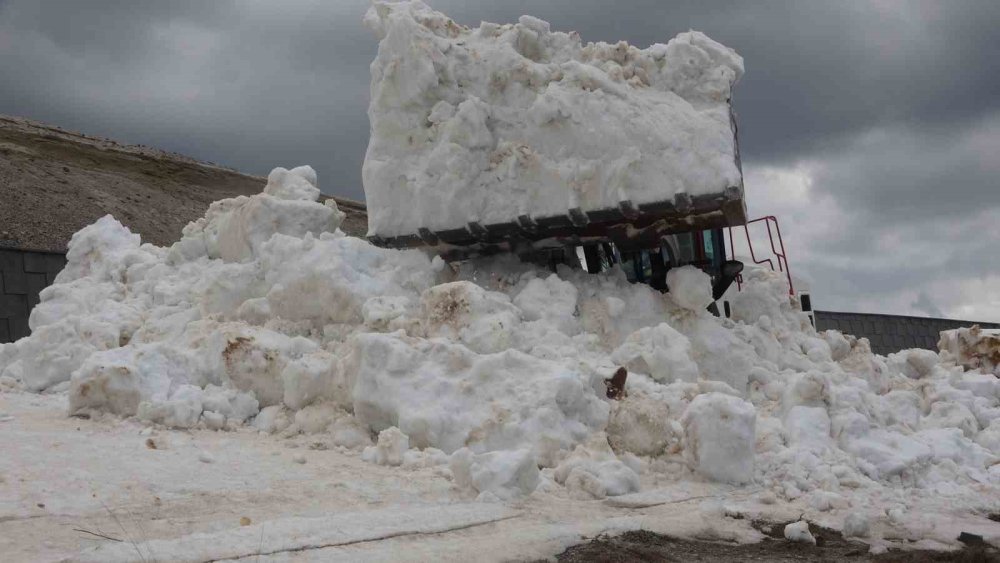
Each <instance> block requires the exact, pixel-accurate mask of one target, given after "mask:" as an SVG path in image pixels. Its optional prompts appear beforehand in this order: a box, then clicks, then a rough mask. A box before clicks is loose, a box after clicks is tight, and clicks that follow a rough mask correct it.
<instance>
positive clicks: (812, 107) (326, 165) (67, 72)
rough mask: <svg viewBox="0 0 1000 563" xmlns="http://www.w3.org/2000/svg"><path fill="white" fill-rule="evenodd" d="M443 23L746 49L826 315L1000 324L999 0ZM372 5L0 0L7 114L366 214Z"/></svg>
mask: <svg viewBox="0 0 1000 563" xmlns="http://www.w3.org/2000/svg"><path fill="white" fill-rule="evenodd" d="M432 5H433V6H434V7H435V8H437V9H439V10H441V11H444V12H445V13H448V14H449V15H451V16H452V17H454V18H455V19H456V20H457V21H458V22H459V23H463V24H466V25H473V26H474V25H477V24H478V22H479V21H480V20H488V21H498V22H510V21H516V19H517V17H518V16H519V15H521V14H525V13H530V14H533V15H535V16H538V17H541V18H542V19H546V20H548V21H550V22H552V27H553V29H557V30H564V31H569V30H576V31H579V32H580V34H581V35H582V37H583V39H584V40H585V41H601V40H603V41H610V42H614V41H618V40H621V39H624V40H627V41H629V42H630V43H633V44H636V45H639V46H646V45H648V44H651V43H656V42H666V41H667V40H669V39H670V38H671V37H673V36H674V35H675V34H677V33H679V32H682V31H686V30H688V29H698V30H701V31H704V32H706V33H707V34H708V35H710V36H711V37H713V38H714V39H716V40H718V41H720V42H722V43H724V44H726V45H729V46H731V47H733V48H735V49H736V50H737V51H738V52H739V53H740V54H741V55H743V57H744V58H745V60H746V68H747V73H746V75H745V76H744V78H743V80H742V81H741V83H740V84H739V85H738V87H737V91H736V97H735V99H736V106H737V110H738V112H739V116H740V132H741V148H742V153H743V157H744V165H745V168H746V170H747V172H748V183H747V190H748V198H749V201H750V207H751V211H752V213H754V214H755V215H760V214H763V213H771V212H775V213H780V214H781V215H782V218H783V221H784V222H785V225H784V226H785V227H786V229H787V232H788V235H789V237H790V238H791V239H792V240H791V244H792V246H793V248H794V249H795V253H794V254H793V262H794V263H795V265H796V266H797V270H798V271H799V272H803V273H807V274H808V275H809V277H811V278H812V280H813V288H814V295H815V297H814V300H815V302H816V303H818V304H819V306H824V303H826V304H828V305H827V306H829V307H830V308H841V309H852V308H853V309H865V310H885V311H894V312H922V313H925V314H926V313H928V312H930V311H936V310H940V311H943V312H944V313H946V314H954V315H957V314H962V313H963V312H965V313H967V312H969V311H971V312H972V313H976V312H977V311H981V312H982V314H981V315H978V316H979V317H981V318H984V320H988V319H987V317H989V316H992V318H994V319H996V320H1000V296H997V297H995V298H994V297H989V298H988V299H987V298H984V297H982V295H979V296H978V297H977V294H976V292H977V291H979V290H977V289H976V287H978V286H976V285H975V284H977V283H978V284H987V285H988V284H989V283H990V282H992V281H996V282H997V283H1000V265H996V264H995V263H994V262H995V261H993V260H985V259H983V253H986V254H987V255H989V253H990V252H993V253H994V254H995V251H992V250H991V249H992V248H996V245H998V244H1000V232H997V227H992V226H991V224H992V223H991V222H990V221H989V217H990V216H991V214H995V215H993V216H994V217H996V216H1000V186H998V185H997V182H996V180H995V178H996V177H997V173H998V172H1000V170H998V169H997V167H996V166H997V165H996V164H993V161H994V160H996V158H995V157H994V156H993V155H995V154H997V152H998V149H1000V96H998V95H997V93H998V92H1000V57H997V56H996V54H997V53H998V52H1000V33H997V32H996V31H995V24H996V22H997V21H1000V2H995V1H992V0H984V1H971V0H970V1H956V2H929V1H928V2H924V1H916V0H913V1H906V2H895V1H885V0H872V1H870V2H819V1H816V2H803V1H798V0H785V1H763V2H744V1H736V0H733V1H713V2H706V1H694V0H692V1H677V2H664V1H662V0H632V1H619V2H597V1H594V0H572V1H571V0H550V1H523V0H506V1H504V2H487V1H485V0H478V1H470V0H441V1H438V2H432ZM367 6H368V3H367V2H366V1H365V0H345V1H340V2H323V1H319V0H316V1H310V0H297V1H282V2H276V1H275V2H271V1H264V0H257V1H251V0H241V1H236V0H231V1H221V0H217V1H211V2H204V1H187V2H183V1H172V2H161V1H126V0H122V1H110V0H105V1H97V0H95V1H88V2H76V1H72V0H63V1H54V0H6V1H2V0H0V113H12V114H18V115H25V116H28V117H33V118H36V119H41V120H43V121H48V122H52V123H56V124H58V125H62V126H65V127H69V128H74V129H77V130H81V131H84V132H88V133H93V134H100V135H106V136H110V137H115V138H117V139H120V140H124V141H127V142H134V143H144V144H149V145H154V146H158V147H162V148H166V149H170V150H176V151H179V152H182V153H186V154H190V155H192V156H195V157H198V158H202V159H206V160H211V161H215V162H219V163H222V164H226V165H229V166H233V167H236V168H239V169H241V170H244V171H248V172H253V173H258V174H263V173H266V172H267V171H268V170H269V169H270V168H271V167H273V166H278V165H283V166H293V165H297V164H300V163H309V164H312V165H313V166H314V167H315V168H316V169H317V171H318V172H319V177H320V183H321V187H322V188H323V189H324V191H326V192H328V193H336V194H340V195H347V196H351V197H362V191H361V182H360V169H361V162H362V160H363V158H364V151H365V148H366V145H367V137H368V122H367V116H366V110H367V103H368V100H367V97H368V79H369V76H368V65H369V62H370V61H371V59H372V58H373V57H374V55H375V52H376V48H377V45H376V42H375V40H374V38H373V37H372V35H371V33H370V32H369V31H368V30H366V29H364V28H363V26H362V25H361V23H360V20H361V17H362V15H363V14H364V12H365V10H366V9H367ZM772 180H773V181H779V180H780V181H781V182H791V184H788V186H785V184H781V185H782V186H785V187H788V189H787V190H784V191H782V190H781V189H772V187H771V186H768V185H762V182H764V181H772ZM796 182H798V184H796ZM779 183H780V182H779ZM795 186H799V187H800V188H801V189H799V188H795ZM792 188H795V189H797V190H798V192H796V193H798V195H797V196H796V197H792V193H793V191H795V190H793V189H792ZM984 217H985V219H984ZM995 222H996V221H995V220H994V221H993V223H995ZM963 280H964V281H963ZM960 281H961V282H962V283H959V282H960ZM959 286H961V288H960V287H959ZM949 287H950V288H956V289H955V290H954V291H952V292H951V293H948V294H947V295H944V294H942V292H945V293H947V292H948V291H950V290H947V289H942V288H949ZM979 293H980V294H982V292H981V291H980V292H979ZM991 295H992V294H991ZM977 299H978V301H977ZM984 299H985V300H984ZM989 299H995V300H996V303H993V302H992V301H989ZM976 303H982V304H983V305H982V307H980V308H979V309H976V307H975V304H976ZM984 315H985V316H984Z"/></svg>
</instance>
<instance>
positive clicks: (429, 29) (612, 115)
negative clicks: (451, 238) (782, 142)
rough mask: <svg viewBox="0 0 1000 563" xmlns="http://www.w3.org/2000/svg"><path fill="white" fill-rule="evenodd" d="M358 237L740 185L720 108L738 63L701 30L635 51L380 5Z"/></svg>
mask: <svg viewBox="0 0 1000 563" xmlns="http://www.w3.org/2000/svg"><path fill="white" fill-rule="evenodd" d="M364 21H365V24H366V25H367V26H368V27H369V28H370V29H371V30H372V31H373V32H374V33H375V35H376V36H377V37H378V38H379V49H378V56H377V57H376V58H375V60H374V62H372V65H371V73H372V79H371V103H370V106H369V109H368V116H369V119H370V121H371V140H370V142H369V145H368V152H367V154H366V156H365V162H364V168H363V181H364V188H365V196H366V200H367V201H368V203H369V209H370V212H369V218H368V220H369V234H372V235H376V234H377V235H380V236H396V235H409V234H416V233H417V232H418V229H420V228H428V229H430V230H432V231H436V230H444V229H457V228H463V227H465V226H466V225H467V224H468V223H469V222H471V221H479V222H481V223H482V224H493V223H501V222H509V221H514V220H516V219H517V218H518V216H520V215H528V216H532V217H551V216H556V215H560V216H561V215H565V214H566V213H567V211H568V210H569V209H571V208H580V209H582V210H583V211H592V210H598V209H608V208H617V207H618V204H619V202H622V201H626V200H631V201H632V202H633V203H635V204H644V203H651V202H656V201H673V198H674V196H675V194H678V193H687V194H690V195H700V194H706V193H719V192H722V191H723V190H725V189H726V188H729V187H739V188H741V187H742V179H741V174H740V170H739V167H738V165H737V162H736V146H735V142H734V131H733V128H732V125H731V121H730V108H729V100H730V98H731V95H732V88H733V85H734V84H735V83H736V81H737V80H738V79H739V78H740V76H741V75H742V74H743V59H742V58H741V57H740V56H739V55H737V54H736V53H735V52H734V51H733V50H732V49H729V48H727V47H725V46H723V45H720V44H719V43H716V42H715V41H713V40H712V39H710V38H708V37H707V36H705V35H704V34H703V33H700V32H697V31H689V32H685V33H681V34H680V35H678V36H677V37H675V38H673V39H671V40H670V41H668V42H667V43H666V44H662V43H657V44H655V45H652V46H650V47H647V48H645V49H639V48H637V47H634V46H631V45H629V44H627V43H625V42H624V41H622V42H618V43H615V44H609V43H603V42H598V43H583V42H582V41H581V39H580V36H579V35H578V34H577V33H575V32H571V33H564V32H558V31H552V30H551V29H550V26H549V24H548V23H547V22H544V21H542V20H539V19H537V18H533V17H531V16H522V17H521V18H520V19H519V20H518V22H517V23H514V24H506V25H498V24H494V23H487V22H484V23H482V24H481V25H480V26H479V27H478V28H475V29H469V28H467V27H464V26H461V25H458V24H456V23H455V22H454V21H452V20H451V19H449V18H448V17H447V16H445V15H444V14H442V13H439V12H436V11H434V10H432V9H431V8H429V7H428V6H427V5H425V4H424V3H422V2H420V1H419V0H414V1H409V2H381V1H376V2H374V5H373V6H372V8H370V9H369V11H368V13H367V15H366V16H365V19H364Z"/></svg>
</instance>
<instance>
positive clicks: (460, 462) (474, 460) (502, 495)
mask: <svg viewBox="0 0 1000 563" xmlns="http://www.w3.org/2000/svg"><path fill="white" fill-rule="evenodd" d="M450 466H451V472H452V474H453V475H454V476H455V483H456V484H458V486H460V487H465V488H472V489H474V490H476V491H478V492H479V493H480V494H490V495H494V496H495V497H496V498H499V499H510V498H514V497H518V496H523V495H528V494H531V493H532V492H534V490H535V489H536V488H537V487H538V483H539V481H540V479H541V472H539V471H538V464H537V463H535V456H534V455H532V453H531V450H530V449H520V450H503V451H493V452H489V453H485V454H478V455H477V454H474V453H472V450H470V449H469V448H462V449H460V450H457V451H456V452H455V453H453V454H452V455H451V461H450Z"/></svg>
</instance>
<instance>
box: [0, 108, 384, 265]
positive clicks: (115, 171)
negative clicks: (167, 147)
mask: <svg viewBox="0 0 1000 563" xmlns="http://www.w3.org/2000/svg"><path fill="white" fill-rule="evenodd" d="M266 182H267V181H266V179H265V178H261V177H258V176H250V175H247V174H241V173H240V172H237V171H235V170H231V169H228V168H223V167H221V166H216V165H213V164H208V163H204V162H199V161H197V160H194V159H192V158H188V157H186V156H183V155H179V154H176V153H168V152H164V151H160V150H157V149H153V148H150V147H144V146H132V145H122V144H119V143H117V142H115V141H112V140H108V139H101V138H98V137H91V136H87V135H82V134H79V133H74V132H70V131H66V130H63V129H61V128H58V127H50V126H47V125H43V124H41V123H37V122H34V121H30V120H27V119H23V118H18V117H7V116H2V115H0V247H4V246H6V247H15V248H26V249H34V250H48V251H57V252H62V251H65V250H66V244H67V243H68V242H69V239H70V237H71V236H72V235H73V233H75V232H76V231H78V230H80V229H81V228H83V227H84V226H86V225H89V224H90V223H92V222H94V221H95V220H97V219H98V218H100V217H102V216H104V215H106V214H108V213H110V214H112V215H114V216H115V218H117V219H118V220H119V221H121V222H122V223H123V224H124V225H125V226H127V227H129V228H130V229H131V230H132V231H133V232H137V233H139V234H140V235H142V240H143V242H151V243H153V244H156V245H160V246H164V245H169V244H172V243H173V242H174V241H176V240H177V239H179V238H180V235H181V229H182V228H183V227H184V225H186V224H187V223H188V222H190V221H192V220H194V219H197V218H199V217H201V216H202V215H203V214H204V213H205V210H206V209H207V208H208V206H209V204H210V203H212V202H213V201H216V200H219V199H223V198H228V197H235V196H239V195H252V194H256V193H260V191H261V190H262V189H263V188H264V185H265V184H266ZM324 199H325V197H324ZM336 200H337V203H338V205H339V206H340V208H341V209H342V210H343V211H345V212H346V213H347V214H348V217H347V219H346V220H345V224H344V225H343V227H342V228H343V229H344V231H345V232H347V233H348V234H353V235H360V236H363V235H364V234H365V231H366V230H367V221H368V220H367V216H366V215H365V210H364V204H361V203H359V202H355V201H352V200H347V199H342V198H339V197H338V198H336Z"/></svg>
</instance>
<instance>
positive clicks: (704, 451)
mask: <svg viewBox="0 0 1000 563" xmlns="http://www.w3.org/2000/svg"><path fill="white" fill-rule="evenodd" d="M756 419H757V411H756V409H755V408H754V406H753V405H752V404H751V403H748V402H747V401H744V400H742V399H740V398H738V397H733V396H731V395H725V394H723V393H706V394H704V395H698V396H697V397H695V399H694V400H693V401H691V404H690V405H689V406H688V408H687V410H686V411H684V415H683V416H682V417H681V423H682V424H683V426H684V454H685V458H686V459H687V462H688V465H689V466H690V467H691V469H693V470H694V471H696V472H697V473H699V474H701V475H702V476H704V477H707V478H708V479H711V480H713V481H723V482H726V483H734V484H742V483H748V482H750V481H751V480H752V479H753V470H754V440H755V434H754V433H755V427H756Z"/></svg>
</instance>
